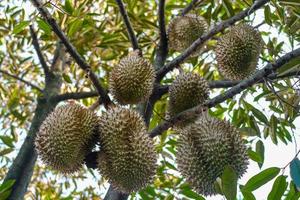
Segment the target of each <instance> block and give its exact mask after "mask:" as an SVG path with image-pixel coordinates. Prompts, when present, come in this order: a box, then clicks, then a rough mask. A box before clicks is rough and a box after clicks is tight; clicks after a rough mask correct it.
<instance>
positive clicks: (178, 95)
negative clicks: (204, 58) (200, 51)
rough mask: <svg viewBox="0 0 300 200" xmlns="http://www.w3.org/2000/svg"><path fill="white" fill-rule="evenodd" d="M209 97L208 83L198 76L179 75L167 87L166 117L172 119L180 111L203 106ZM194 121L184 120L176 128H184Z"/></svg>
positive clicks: (190, 74)
mask: <svg viewBox="0 0 300 200" xmlns="http://www.w3.org/2000/svg"><path fill="white" fill-rule="evenodd" d="M208 97H209V86H208V82H207V81H206V80H205V79H204V78H203V77H201V76H200V75H198V74H195V73H191V72H188V73H182V74H179V75H178V76H177V77H176V79H175V80H174V81H173V83H172V85H171V86H170V87H169V102H168V113H167V115H168V116H167V117H168V118H170V117H174V116H176V115H177V114H179V113H180V112H182V111H185V110H187V109H190V108H193V107H195V106H198V105H201V104H203V103H204V102H205V101H206V100H207V99H208ZM192 121H194V119H190V120H186V121H184V122H182V123H180V124H177V126H184V125H186V124H187V123H190V122H192Z"/></svg>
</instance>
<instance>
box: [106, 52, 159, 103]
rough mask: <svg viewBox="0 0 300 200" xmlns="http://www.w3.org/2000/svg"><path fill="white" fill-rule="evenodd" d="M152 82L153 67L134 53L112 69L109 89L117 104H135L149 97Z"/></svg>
mask: <svg viewBox="0 0 300 200" xmlns="http://www.w3.org/2000/svg"><path fill="white" fill-rule="evenodd" d="M154 80H155V70H154V67H153V66H152V64H151V63H150V62H149V61H148V60H147V59H145V58H142V57H141V56H139V55H138V53H137V51H135V52H132V53H131V54H129V55H128V56H126V57H124V58H123V59H121V61H120V63H119V64H118V65H117V66H115V67H114V68H113V70H112V71H111V74H110V79H109V87H110V91H111V93H112V95H113V96H114V98H115V99H116V100H117V101H118V103H120V104H123V105H124V104H137V103H140V102H142V101H145V100H146V99H147V98H148V97H149V96H150V95H151V93H152V90H153V85H154Z"/></svg>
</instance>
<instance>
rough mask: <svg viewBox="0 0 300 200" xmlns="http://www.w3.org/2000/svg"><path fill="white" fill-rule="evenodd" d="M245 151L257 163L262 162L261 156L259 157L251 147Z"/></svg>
mask: <svg viewBox="0 0 300 200" xmlns="http://www.w3.org/2000/svg"><path fill="white" fill-rule="evenodd" d="M247 153H248V156H249V157H250V159H251V160H253V161H255V162H257V163H262V162H263V160H262V158H261V157H260V155H259V154H258V153H257V152H255V151H252V150H251V149H248V151H247Z"/></svg>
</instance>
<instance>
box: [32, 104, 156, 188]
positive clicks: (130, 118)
mask: <svg viewBox="0 0 300 200" xmlns="http://www.w3.org/2000/svg"><path fill="white" fill-rule="evenodd" d="M96 141H98V142H99V143H100V148H101V151H100V153H99V156H98V159H97V161H98V166H99V170H100V172H101V173H102V175H103V176H104V177H106V178H107V179H108V180H109V181H110V183H111V184H112V185H113V187H114V188H116V189H117V190H119V191H121V192H123V193H130V192H133V191H138V190H139V189H141V188H143V187H145V186H146V185H147V184H149V183H151V181H152V179H153V176H154V174H155V170H156V160H157V156H156V153H155V149H154V143H153V141H152V139H151V138H150V137H149V136H148V135H147V129H146V125H145V123H144V121H143V119H142V118H141V116H140V115H139V114H138V113H137V112H136V111H134V110H131V109H127V108H122V107H118V106H117V107H114V108H111V109H109V110H108V111H107V112H105V113H103V115H102V116H100V117H98V116H97V115H96V114H95V113H93V112H92V111H90V110H89V109H87V108H85V107H83V106H81V105H79V104H77V103H71V104H66V105H63V106H59V107H57V108H56V109H55V110H54V111H53V112H52V113H51V114H50V115H49V116H48V117H47V118H46V119H45V120H44V122H43V124H42V125H41V127H40V130H39V134H38V135H37V137H36V140H35V146H36V149H37V152H38V154H39V155H40V157H41V159H42V160H43V161H44V162H45V163H46V164H47V165H48V166H50V167H52V168H53V169H55V170H57V171H59V172H62V173H64V174H70V173H74V172H77V171H79V170H80V169H81V168H82V165H83V163H84V159H85V157H86V155H87V154H88V153H90V152H91V150H92V149H93V147H94V146H95V144H96Z"/></svg>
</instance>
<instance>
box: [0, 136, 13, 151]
mask: <svg viewBox="0 0 300 200" xmlns="http://www.w3.org/2000/svg"><path fill="white" fill-rule="evenodd" d="M0 139H1V140H2V142H3V143H4V144H6V145H7V146H9V147H10V148H14V145H13V141H14V139H13V138H11V137H9V136H7V135H1V136H0Z"/></svg>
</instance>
